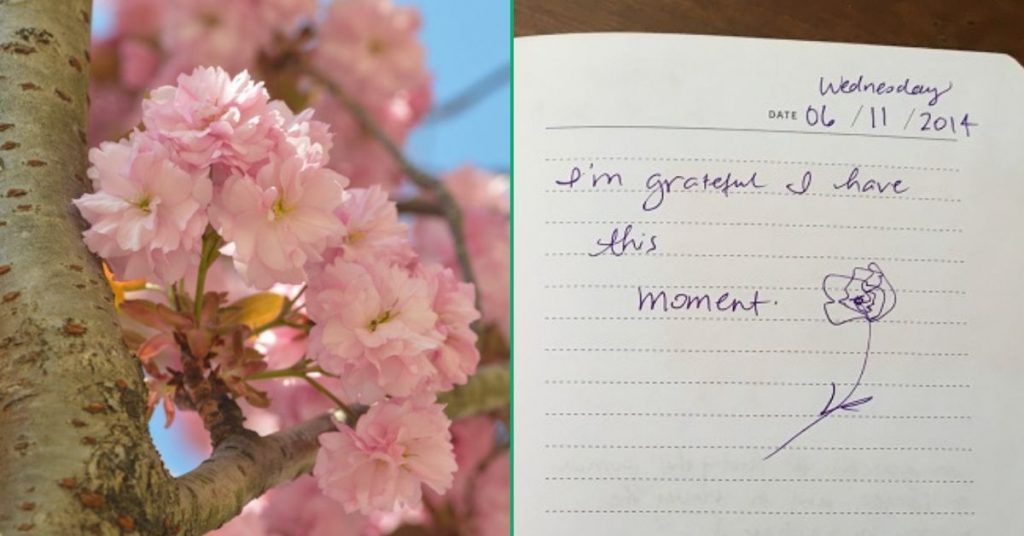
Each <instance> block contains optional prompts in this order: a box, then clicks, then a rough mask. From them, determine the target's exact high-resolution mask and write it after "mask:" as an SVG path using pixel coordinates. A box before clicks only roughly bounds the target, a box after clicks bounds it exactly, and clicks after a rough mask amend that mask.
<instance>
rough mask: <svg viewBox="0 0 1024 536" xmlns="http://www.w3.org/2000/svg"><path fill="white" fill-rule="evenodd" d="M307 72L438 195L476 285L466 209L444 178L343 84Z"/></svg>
mask: <svg viewBox="0 0 1024 536" xmlns="http://www.w3.org/2000/svg"><path fill="white" fill-rule="evenodd" d="M305 72H306V74H307V75H308V76H309V77H310V78H312V79H313V81H315V82H316V83H318V84H320V85H322V86H323V87H324V88H325V89H326V90H327V92H328V93H330V94H331V96H332V97H334V98H335V99H337V101H338V102H339V103H341V104H342V105H343V106H344V107H345V108H346V109H348V111H349V112H350V113H351V114H352V117H353V118H355V120H356V122H357V123H359V126H360V127H362V128H363V130H364V131H366V133H368V134H369V135H370V136H372V137H373V138H374V139H375V140H377V142H379V143H380V144H381V145H382V146H383V147H384V149H385V150H386V151H387V152H388V154H390V155H391V157H392V158H393V159H394V160H395V162H397V163H398V165H399V167H401V168H402V171H403V172H404V173H405V174H406V176H408V177H409V179H410V180H411V181H412V182H413V183H414V184H416V186H418V187H420V189H422V190H425V191H427V192H430V193H431V194H433V195H434V196H435V197H436V198H437V204H438V206H439V207H441V211H442V215H443V216H444V218H445V219H446V220H447V221H448V228H449V229H450V230H451V233H452V241H453V242H454V243H455V255H456V257H457V259H458V262H459V268H460V269H461V270H462V277H463V279H465V280H466V281H467V282H469V283H473V284H474V286H475V285H476V277H474V275H473V266H472V264H471V263H470V260H469V251H468V250H467V248H466V235H465V232H464V230H463V226H462V211H461V210H460V209H459V205H458V203H456V202H455V198H454V197H452V194H451V193H450V192H449V191H448V189H447V188H445V186H444V184H443V183H441V181H439V180H437V179H436V178H435V177H433V176H431V175H430V174H429V173H427V172H425V171H423V170H422V169H420V168H418V167H416V165H414V164H413V163H412V162H410V161H409V159H408V158H406V157H405V154H403V153H402V149H401V148H399V147H398V145H396V144H395V142H394V141H392V140H391V138H390V137H388V135H387V133H386V132H384V130H383V129H382V128H381V127H380V125H378V124H377V122H376V121H374V120H373V118H372V117H370V114H369V113H368V112H367V111H366V109H365V108H363V106H362V105H361V104H359V103H358V102H356V100H355V99H354V98H353V97H352V95H350V94H349V93H348V91H346V90H345V89H344V88H343V87H341V85H340V84H338V83H336V82H335V81H334V80H331V79H330V78H329V77H327V76H326V75H324V74H323V73H321V72H319V71H317V70H316V69H314V68H313V67H312V66H308V65H307V66H306V67H305ZM476 307H477V309H480V291H479V289H477V292H476Z"/></svg>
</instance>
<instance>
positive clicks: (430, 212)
mask: <svg viewBox="0 0 1024 536" xmlns="http://www.w3.org/2000/svg"><path fill="white" fill-rule="evenodd" d="M395 205H396V206H397V207H398V212H401V213H404V214H420V215H425V216H440V217H444V209H442V208H441V206H440V205H438V204H437V203H434V202H432V201H427V200H426V199H406V200H404V201H397V202H396V203H395Z"/></svg>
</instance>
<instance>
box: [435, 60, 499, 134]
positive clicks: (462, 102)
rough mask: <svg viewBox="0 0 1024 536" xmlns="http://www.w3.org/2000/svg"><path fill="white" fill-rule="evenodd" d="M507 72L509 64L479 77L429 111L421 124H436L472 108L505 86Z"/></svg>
mask: <svg viewBox="0 0 1024 536" xmlns="http://www.w3.org/2000/svg"><path fill="white" fill-rule="evenodd" d="M509 71H510V69H509V64H507V63H506V64H504V65H501V66H499V67H498V68H496V69H494V70H493V71H491V72H489V73H487V74H485V75H484V76H482V77H480V78H479V79H477V80H476V81H474V82H473V83H472V84H470V85H469V86H468V87H466V88H465V89H463V90H462V91H461V92H459V94H457V95H455V96H454V97H452V98H451V99H449V100H448V101H447V102H444V103H442V104H440V105H438V106H436V107H435V108H434V109H433V110H431V111H430V113H429V114H428V115H427V117H426V119H424V120H423V124H424V125H430V124H433V123H438V122H440V121H444V120H445V119H448V118H451V117H455V116H457V115H459V114H461V113H462V112H464V111H466V110H468V109H470V108H472V107H473V106H475V105H476V104H477V103H478V102H480V101H482V100H483V99H484V98H486V97H487V96H488V95H490V94H491V93H493V92H494V91H497V90H498V89H500V88H502V87H505V86H507V85H508V80H509Z"/></svg>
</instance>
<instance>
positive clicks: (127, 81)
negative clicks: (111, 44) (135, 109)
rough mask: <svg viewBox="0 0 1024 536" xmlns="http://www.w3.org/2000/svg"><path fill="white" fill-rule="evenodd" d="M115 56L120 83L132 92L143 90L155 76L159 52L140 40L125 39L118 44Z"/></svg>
mask: <svg viewBox="0 0 1024 536" xmlns="http://www.w3.org/2000/svg"><path fill="white" fill-rule="evenodd" d="M117 54H118V59H119V64H120V65H119V67H120V73H119V75H120V81H121V83H122V84H123V85H124V86H125V87H126V88H129V89H133V90H138V89H143V88H145V87H146V86H147V85H148V84H149V83H150V81H151V80H152V79H153V76H154V75H155V74H156V70H157V68H158V66H159V62H160V53H159V51H158V50H156V49H155V48H153V46H152V45H151V44H149V43H147V42H146V41H144V40H142V39H130V38H126V39H122V40H121V42H120V43H119V45H118V48H117ZM133 105H134V103H133Z"/></svg>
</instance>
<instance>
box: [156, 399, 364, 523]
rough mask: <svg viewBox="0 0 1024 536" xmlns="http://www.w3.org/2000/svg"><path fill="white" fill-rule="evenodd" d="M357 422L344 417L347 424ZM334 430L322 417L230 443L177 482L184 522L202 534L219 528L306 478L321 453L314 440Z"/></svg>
mask: <svg viewBox="0 0 1024 536" xmlns="http://www.w3.org/2000/svg"><path fill="white" fill-rule="evenodd" d="M355 419H356V416H355V415H352V416H347V420H346V422H348V423H352V422H354V421H355ZM335 429H336V428H335V425H334V423H333V422H332V421H331V418H330V416H328V415H322V416H320V417H316V418H313V419H310V420H308V421H306V422H305V423H303V424H301V425H298V426H296V427H294V428H291V429H288V430H283V431H280V432H277V433H275V434H271V435H268V436H266V437H253V436H249V435H235V436H231V437H229V438H228V439H227V440H225V441H223V442H222V443H221V444H220V445H218V446H217V448H216V449H215V450H214V451H213V454H212V455H211V456H210V458H209V459H208V460H206V461H204V462H203V463H202V465H200V466H199V467H197V468H196V469H194V470H193V471H191V472H189V473H187V474H185V475H182V476H181V477H179V478H178V479H177V481H176V484H177V491H178V498H179V501H180V504H181V508H180V510H181V515H182V516H183V519H188V520H192V521H193V522H194V523H195V525H194V527H195V528H196V529H198V530H201V531H203V532H205V531H207V530H212V529H214V528H217V527H219V526H221V525H223V524H224V523H225V522H227V521H228V520H230V519H232V518H233V517H235V516H237V515H238V513H239V512H241V511H242V507H244V506H245V505H246V503H248V502H249V501H250V500H252V499H253V498H255V497H259V496H260V495H262V494H263V492H265V491H267V490H268V489H270V488H272V487H274V486H277V485H279V484H283V483H285V482H290V481H292V480H294V479H295V478H298V477H299V476H302V475H304V474H307V473H309V472H310V471H311V470H312V468H313V463H314V461H315V460H316V453H317V450H318V449H319V448H320V444H319V442H318V440H317V438H318V437H319V436H320V434H322V433H324V432H328V431H331V430H335ZM200 533H201V532H200Z"/></svg>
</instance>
